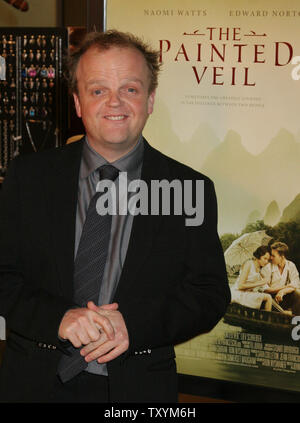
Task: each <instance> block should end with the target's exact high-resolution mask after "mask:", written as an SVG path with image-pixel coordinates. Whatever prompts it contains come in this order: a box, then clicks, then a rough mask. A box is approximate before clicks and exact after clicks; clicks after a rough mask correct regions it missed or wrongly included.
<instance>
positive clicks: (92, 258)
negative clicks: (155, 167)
mask: <svg viewBox="0 0 300 423" xmlns="http://www.w3.org/2000/svg"><path fill="white" fill-rule="evenodd" d="M118 173H119V171H118V169H116V168H115V167H114V166H111V165H104V166H101V167H100V168H99V174H100V180H103V179H109V180H111V181H114V180H115V179H116V177H117V176H118ZM101 195H102V193H101V192H96V194H95V195H94V196H93V198H92V199H91V201H90V204H89V207H88V210H87V214H86V219H85V222H84V225H83V229H82V234H81V238H80V242H79V246H78V250H77V255H76V259H75V263H74V301H75V303H76V304H78V305H80V306H81V307H86V304H87V302H88V301H94V303H95V304H98V299H99V293H100V287H101V282H102V279H103V274H104V269H105V264H106V259H107V253H108V246H109V240H110V231H111V221H112V216H111V214H106V215H103V216H101V215H99V214H98V212H97V209H96V204H97V201H98V199H99V198H100V196H101ZM80 349H81V348H74V347H73V346H71V347H69V349H68V350H69V353H70V356H63V357H62V358H61V360H60V362H59V365H58V374H59V376H60V379H61V380H62V382H66V381H68V380H70V379H72V378H73V377H74V376H76V375H77V374H79V373H80V372H81V371H82V370H84V369H86V367H87V365H88V364H87V362H86V361H85V360H84V358H83V357H82V356H81V355H80Z"/></svg>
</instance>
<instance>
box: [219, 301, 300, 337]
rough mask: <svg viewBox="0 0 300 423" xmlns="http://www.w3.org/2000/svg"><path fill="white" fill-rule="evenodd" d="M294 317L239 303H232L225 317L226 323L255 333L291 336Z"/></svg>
mask: <svg viewBox="0 0 300 423" xmlns="http://www.w3.org/2000/svg"><path fill="white" fill-rule="evenodd" d="M293 317H294V315H288V314H284V313H280V312H278V311H266V310H257V309H255V308H250V307H246V306H243V305H241V304H238V303H230V304H229V306H228V308H227V311H226V314H225V316H224V323H227V324H229V325H232V326H239V327H242V328H243V329H246V330H250V331H254V332H258V333H259V332H276V334H277V335H289V336H291V332H292V329H293V328H294V327H295V325H293V324H292V318H293Z"/></svg>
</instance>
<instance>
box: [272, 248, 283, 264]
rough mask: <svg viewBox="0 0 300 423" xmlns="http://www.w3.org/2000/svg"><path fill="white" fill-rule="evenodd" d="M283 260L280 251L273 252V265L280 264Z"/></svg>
mask: <svg viewBox="0 0 300 423" xmlns="http://www.w3.org/2000/svg"><path fill="white" fill-rule="evenodd" d="M281 260H282V256H280V255H279V254H278V251H276V250H272V254H271V261H272V263H273V264H280V263H281Z"/></svg>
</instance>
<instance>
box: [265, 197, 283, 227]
mask: <svg viewBox="0 0 300 423" xmlns="http://www.w3.org/2000/svg"><path fill="white" fill-rule="evenodd" d="M279 219H280V210H279V207H278V204H277V202H276V201H272V202H271V203H270V204H269V205H268V207H267V210H266V213H265V215H264V218H263V221H264V223H265V224H266V225H268V226H274V225H276V223H278V221H279Z"/></svg>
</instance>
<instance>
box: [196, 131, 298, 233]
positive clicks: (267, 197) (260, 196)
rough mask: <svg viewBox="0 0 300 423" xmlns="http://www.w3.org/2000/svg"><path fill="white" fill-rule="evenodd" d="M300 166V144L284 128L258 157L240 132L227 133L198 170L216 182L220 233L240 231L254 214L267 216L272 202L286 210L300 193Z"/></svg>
mask: <svg viewBox="0 0 300 423" xmlns="http://www.w3.org/2000/svg"><path fill="white" fill-rule="evenodd" d="M299 163H300V143H299V142H298V141H297V140H296V138H295V137H294V136H293V135H292V134H291V133H290V132H288V131H287V130H285V129H281V130H280V131H279V132H278V134H277V135H276V136H275V137H274V138H273V139H272V140H271V142H270V143H269V145H268V146H267V147H266V149H265V150H263V151H262V152H261V153H260V154H258V155H256V156H255V155H253V154H251V153H249V152H248V151H247V150H246V149H245V148H244V147H243V145H242V139H241V137H240V135H239V134H238V133H236V132H234V131H232V130H230V131H228V133H227V135H226V137H225V139H224V142H222V143H220V144H219V145H218V146H217V147H216V148H215V149H214V150H213V151H212V152H211V153H210V154H209V155H208V157H207V158H206V160H205V162H204V164H203V166H202V167H201V169H199V170H201V171H202V172H203V173H205V174H206V175H208V176H209V177H211V178H212V179H213V181H214V182H215V186H216V191H217V195H218V200H219V209H220V213H219V216H220V232H221V233H224V232H238V231H239V230H241V229H242V228H243V227H244V226H245V224H246V222H247V219H248V218H249V213H251V211H253V210H257V211H258V212H259V213H262V214H264V211H265V210H266V209H267V208H268V206H269V205H270V203H271V202H272V201H276V203H277V206H278V208H280V209H284V208H285V207H286V206H287V205H288V204H289V203H290V202H291V201H292V200H293V199H294V197H295V195H296V194H297V193H298V192H299V180H300V166H299Z"/></svg>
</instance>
